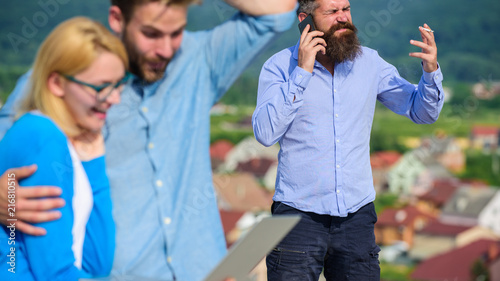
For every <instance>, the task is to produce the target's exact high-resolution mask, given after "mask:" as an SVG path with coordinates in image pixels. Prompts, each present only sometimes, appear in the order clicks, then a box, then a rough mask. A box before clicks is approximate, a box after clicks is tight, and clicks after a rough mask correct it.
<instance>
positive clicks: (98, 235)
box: [0, 17, 128, 281]
mask: <svg viewBox="0 0 500 281" xmlns="http://www.w3.org/2000/svg"><path fill="white" fill-rule="evenodd" d="M127 66H128V59H127V55H126V51H125V48H124V46H123V45H122V43H121V42H120V40H119V39H118V38H116V37H115V36H114V35H113V34H111V33H110V32H109V31H108V30H107V29H106V28H105V27H103V26H102V25H101V24H99V23H97V22H95V21H93V20H90V19H87V18H83V17H77V18H72V19H70V20H67V21H65V22H63V23H61V24H60V25H59V26H57V27H56V28H55V29H54V30H53V31H52V33H51V34H50V35H49V36H48V37H47V38H46V39H45V41H44V42H43V43H42V45H41V47H40V49H39V51H38V54H37V56H36V59H35V63H34V65H33V70H32V74H31V78H30V79H31V80H30V84H29V89H28V91H29V92H28V94H27V97H26V100H25V101H24V103H23V105H22V106H21V108H20V112H19V119H18V120H17V121H16V123H15V124H14V125H13V126H12V128H11V129H10V130H9V131H8V132H7V134H6V135H5V137H4V138H3V139H2V141H1V142H0V159H2V160H1V162H0V173H4V172H5V171H6V170H7V169H8V168H9V167H17V166H26V165H30V164H36V165H37V166H38V170H37V172H36V173H35V174H34V175H33V176H31V177H30V178H28V179H25V180H22V181H21V182H20V185H22V186H37V185H53V186H60V187H61V188H62V190H63V192H62V195H61V197H62V198H63V199H64V200H65V202H66V205H65V206H64V207H62V208H61V209H60V212H61V214H62V217H61V219H59V220H56V221H53V222H46V223H41V224H40V225H42V226H43V227H44V228H46V229H47V235H46V236H41V237H36V236H30V235H26V234H23V233H21V232H16V231H15V221H13V223H12V224H11V225H10V226H9V227H3V228H2V230H1V231H0V243H1V244H0V252H1V253H2V254H1V257H0V262H1V265H0V269H1V271H0V279H1V280H23V281H26V280H51V281H53V280H78V279H79V278H88V277H99V276H107V275H108V274H109V272H110V270H111V266H112V262H113V255H114V248H115V247H114V245H115V244H114V239H115V228H114V223H113V220H112V216H111V198H110V193H109V182H108V179H107V177H106V174H105V166H104V142H103V138H102V136H101V128H102V126H103V125H104V121H105V117H106V111H107V110H108V109H109V108H110V107H111V106H112V105H113V104H116V103H118V102H119V101H120V96H119V94H120V91H121V86H122V85H123V84H124V83H125V82H126V81H127V78H128V75H127V74H126V73H127V72H126V67H127ZM12 176H13V175H12ZM12 189H15V187H12ZM9 192H10V190H9ZM12 194H14V195H11V196H10V197H9V198H11V201H12V202H11V203H12V204H11V207H12V208H11V210H10V211H11V212H12V213H13V214H15V193H12ZM5 259H7V261H5Z"/></svg>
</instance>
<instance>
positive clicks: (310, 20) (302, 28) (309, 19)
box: [299, 15, 316, 34]
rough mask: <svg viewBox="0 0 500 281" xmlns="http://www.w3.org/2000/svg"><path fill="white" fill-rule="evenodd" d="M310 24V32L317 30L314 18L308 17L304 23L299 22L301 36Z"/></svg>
mask: <svg viewBox="0 0 500 281" xmlns="http://www.w3.org/2000/svg"><path fill="white" fill-rule="evenodd" d="M308 24H309V25H310V26H311V27H310V29H309V32H311V31H314V30H316V28H315V27H314V22H313V18H312V16H311V15H308V16H307V17H306V18H305V19H304V20H303V21H301V22H299V31H300V34H302V32H304V28H306V26H307V25H308Z"/></svg>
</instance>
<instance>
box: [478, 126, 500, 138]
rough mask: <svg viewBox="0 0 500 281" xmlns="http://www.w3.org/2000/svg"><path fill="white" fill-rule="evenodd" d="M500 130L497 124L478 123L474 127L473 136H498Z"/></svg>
mask: <svg viewBox="0 0 500 281" xmlns="http://www.w3.org/2000/svg"><path fill="white" fill-rule="evenodd" d="M499 131H500V128H499V127H495V126H480V125H476V126H474V127H472V135H473V136H491V135H493V136H496V135H497V134H498V132H499Z"/></svg>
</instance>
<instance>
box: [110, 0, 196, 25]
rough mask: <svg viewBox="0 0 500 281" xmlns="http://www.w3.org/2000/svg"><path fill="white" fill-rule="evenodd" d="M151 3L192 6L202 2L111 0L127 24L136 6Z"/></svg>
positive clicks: (192, 0)
mask: <svg viewBox="0 0 500 281" xmlns="http://www.w3.org/2000/svg"><path fill="white" fill-rule="evenodd" d="M150 2H162V3H163V4H165V5H180V6H189V5H191V4H199V3H201V2H202V1H201V0H111V6H117V7H118V8H120V11H121V12H122V15H123V18H124V20H125V22H126V23H128V22H129V21H130V19H131V18H132V14H133V12H134V9H135V7H136V6H139V5H144V4H147V3H150Z"/></svg>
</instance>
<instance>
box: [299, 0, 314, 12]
mask: <svg viewBox="0 0 500 281" xmlns="http://www.w3.org/2000/svg"><path fill="white" fill-rule="evenodd" d="M318 6H319V4H318V2H316V0H299V8H298V9H297V15H298V14H300V13H306V14H308V15H312V13H313V12H314V10H316V9H317V8H318Z"/></svg>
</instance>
